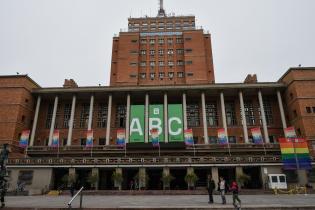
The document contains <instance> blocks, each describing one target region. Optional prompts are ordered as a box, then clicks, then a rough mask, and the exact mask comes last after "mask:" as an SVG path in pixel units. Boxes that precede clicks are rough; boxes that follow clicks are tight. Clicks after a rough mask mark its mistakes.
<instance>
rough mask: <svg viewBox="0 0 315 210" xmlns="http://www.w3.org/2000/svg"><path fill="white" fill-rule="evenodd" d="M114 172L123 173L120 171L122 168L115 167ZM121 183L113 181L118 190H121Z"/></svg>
mask: <svg viewBox="0 0 315 210" xmlns="http://www.w3.org/2000/svg"><path fill="white" fill-rule="evenodd" d="M115 172H116V173H117V174H121V175H123V173H122V168H116V169H115ZM121 184H122V183H118V182H117V181H114V187H116V188H118V189H119V190H121V188H122V186H121Z"/></svg>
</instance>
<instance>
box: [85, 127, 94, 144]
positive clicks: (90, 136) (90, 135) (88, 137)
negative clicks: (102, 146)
mask: <svg viewBox="0 0 315 210" xmlns="http://www.w3.org/2000/svg"><path fill="white" fill-rule="evenodd" d="M85 147H88V148H91V147H93V130H88V131H87V133H86V142H85Z"/></svg>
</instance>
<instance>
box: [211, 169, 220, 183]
mask: <svg viewBox="0 0 315 210" xmlns="http://www.w3.org/2000/svg"><path fill="white" fill-rule="evenodd" d="M211 176H212V179H213V181H214V183H215V184H216V185H217V183H218V182H219V170H218V167H214V166H213V167H212V168H211Z"/></svg>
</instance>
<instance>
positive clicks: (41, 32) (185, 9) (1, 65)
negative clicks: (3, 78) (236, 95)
mask: <svg viewBox="0 0 315 210" xmlns="http://www.w3.org/2000/svg"><path fill="white" fill-rule="evenodd" d="M164 5H165V9H166V12H167V13H173V12H174V13H175V14H177V15H185V14H194V15H195V16H196V19H197V25H200V26H203V27H204V28H205V30H209V32H210V33H211V35H212V45H213V49H212V50H213V56H214V68H215V76H216V82H217V83H221V82H243V80H244V78H245V77H246V75H247V74H248V73H257V75H258V80H259V81H261V82H263V81H277V80H278V79H279V77H280V76H281V75H282V74H283V73H284V72H285V71H286V70H287V69H288V68H289V67H295V66H298V65H299V64H302V66H315V12H314V11H315V1H314V0H164ZM157 10H158V0H114V1H110V0H0V74H1V75H8V74H16V72H19V73H20V74H28V75H29V76H30V77H31V78H33V79H34V80H35V81H36V82H37V83H39V84H40V85H41V86H43V87H49V86H62V84H63V81H64V79H65V78H73V79H74V80H75V81H76V82H77V83H78V85H79V86H93V85H98V84H102V85H108V83H109V73H110V65H111V62H110V61H111V48H112V37H113V35H114V34H117V33H119V31H120V29H121V28H127V18H128V17H129V16H132V17H139V16H144V15H149V16H150V15H151V16H156V15H157Z"/></svg>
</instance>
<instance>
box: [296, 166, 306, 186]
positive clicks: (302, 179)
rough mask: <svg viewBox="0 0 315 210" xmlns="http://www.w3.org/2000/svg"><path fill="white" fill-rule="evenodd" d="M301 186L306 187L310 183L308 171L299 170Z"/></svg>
mask: <svg viewBox="0 0 315 210" xmlns="http://www.w3.org/2000/svg"><path fill="white" fill-rule="evenodd" d="M297 175H298V181H299V185H301V186H305V184H306V183H308V178H307V172H306V170H303V169H299V170H297Z"/></svg>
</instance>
